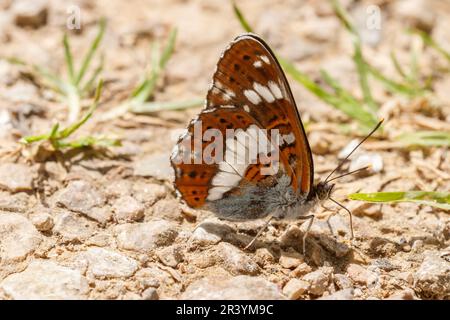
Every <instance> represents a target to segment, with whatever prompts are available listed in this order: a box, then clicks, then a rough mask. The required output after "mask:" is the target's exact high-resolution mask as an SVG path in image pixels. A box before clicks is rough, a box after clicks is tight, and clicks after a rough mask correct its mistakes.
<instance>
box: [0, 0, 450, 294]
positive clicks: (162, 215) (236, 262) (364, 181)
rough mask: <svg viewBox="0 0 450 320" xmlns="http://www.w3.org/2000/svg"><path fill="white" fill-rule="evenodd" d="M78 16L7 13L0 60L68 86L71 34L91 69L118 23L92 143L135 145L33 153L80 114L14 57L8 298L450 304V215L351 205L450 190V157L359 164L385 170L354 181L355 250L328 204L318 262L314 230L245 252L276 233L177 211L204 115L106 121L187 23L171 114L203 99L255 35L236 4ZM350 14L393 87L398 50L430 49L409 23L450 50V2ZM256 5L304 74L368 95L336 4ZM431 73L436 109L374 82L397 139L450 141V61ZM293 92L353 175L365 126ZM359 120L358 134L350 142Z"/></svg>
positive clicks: (4, 119)
mask: <svg viewBox="0 0 450 320" xmlns="http://www.w3.org/2000/svg"><path fill="white" fill-rule="evenodd" d="M406 2H407V3H406ZM23 3H27V4H26V5H25V6H23ZM31 3H33V5H31ZM74 3H75V4H76V5H78V6H79V8H80V9H81V17H82V25H81V26H82V28H81V29H80V30H78V31H76V32H74V31H70V30H67V28H66V20H67V18H68V13H67V5H66V4H65V3H64V2H62V1H50V0H49V1H45V0H42V1H8V0H2V1H0V7H1V10H0V42H1V51H0V54H1V56H3V57H5V56H14V57H18V58H21V59H23V60H25V61H27V62H29V63H35V64H39V65H42V66H45V67H47V68H49V69H52V70H59V71H58V72H60V73H64V72H65V69H64V51H63V47H62V45H61V39H62V36H63V34H64V32H69V36H70V39H71V43H72V46H73V48H74V52H75V60H76V61H79V58H80V57H81V56H82V54H83V53H84V52H85V51H86V49H87V47H88V46H89V44H90V42H91V41H92V39H93V37H94V36H95V34H96V32H97V23H98V21H99V19H100V18H101V17H102V16H105V17H106V18H107V20H108V24H107V29H106V33H105V37H104V39H103V42H102V44H101V47H100V50H101V52H102V53H103V54H104V56H105V69H104V71H103V73H102V77H103V78H104V79H105V90H104V92H103V95H102V103H101V105H100V106H99V109H98V110H97V111H96V113H95V114H94V116H93V118H92V119H90V121H89V122H88V123H87V124H86V125H85V126H83V127H82V128H81V129H80V132H79V134H80V135H86V134H91V133H92V134H104V135H108V136H115V137H118V138H120V139H122V146H121V147H112V148H108V149H107V150H98V149H95V150H75V151H66V152H62V153H61V152H44V151H43V149H44V150H45V148H44V147H41V148H38V147H37V145H32V146H23V145H21V144H19V143H18V140H19V139H20V138H21V137H23V136H25V135H29V134H37V133H43V132H48V130H49V128H50V127H51V125H52V123H54V122H55V121H60V122H61V123H64V121H66V118H67V106H65V105H64V104H61V103H59V102H57V101H56V100H55V96H54V93H53V92H52V91H50V90H49V89H47V88H45V87H42V86H39V85H38V83H37V82H36V81H35V80H34V79H33V78H32V77H30V74H29V72H26V71H25V70H24V69H23V68H22V67H20V66H17V65H12V64H10V63H8V62H6V61H5V60H0V139H1V142H0V298H3V299H21V298H62V299H179V298H182V299H203V298H206V299H208V298H209V299H213V298H234V299H243V298H248V299H264V298H269V299H317V298H323V299H386V298H392V299H429V298H435V299H448V298H449V297H450V262H449V261H450V260H449V259H450V247H449V244H450V219H449V216H448V212H445V211H443V210H440V209H437V208H431V207H428V206H420V205H416V204H406V203H403V204H393V205H387V204H385V205H378V204H376V205H375V204H364V203H360V202H356V201H349V200H346V195H347V194H349V193H351V192H358V191H361V192H374V191H395V190H430V191H432V190H440V191H447V192H448V191H450V154H449V153H448V152H447V151H448V150H446V149H445V148H436V147H434V148H431V147H430V148H415V149H408V148H402V147H399V146H398V144H396V143H394V142H393V141H391V140H390V139H379V138H373V139H371V140H370V141H369V142H367V144H365V145H364V147H363V148H362V149H361V151H360V155H361V154H364V153H367V152H370V153H372V154H377V155H379V156H381V158H382V160H383V168H382V170H381V172H378V173H371V174H366V175H361V176H357V177H355V176H350V177H346V178H344V179H342V180H340V181H339V183H338V187H339V188H338V189H339V190H337V195H336V198H337V199H338V200H340V201H342V202H343V203H344V204H345V205H346V206H348V207H349V208H350V209H351V210H352V211H353V213H354V229H355V239H353V240H352V241H350V240H349V227H348V226H349V225H348V217H347V216H346V215H345V212H339V213H338V214H336V215H335V216H334V217H333V218H331V220H330V226H331V229H330V226H329V225H328V224H327V223H326V216H327V214H328V213H329V211H327V210H325V209H322V208H317V209H316V212H315V213H316V214H317V216H318V217H319V219H316V222H315V224H314V226H313V228H312V231H311V233H310V236H309V237H308V239H307V243H306V248H307V253H306V255H303V254H302V250H301V244H302V240H301V239H302V235H303V232H304V230H305V226H302V225H301V224H300V222H299V223H298V224H291V225H289V224H287V223H285V222H279V221H275V222H273V223H272V224H271V225H270V226H269V228H268V229H267V230H266V231H265V232H264V233H263V235H262V236H261V238H260V239H259V240H258V241H257V242H256V244H255V246H254V247H253V248H252V249H250V250H249V251H244V250H243V247H245V245H246V244H247V243H248V241H250V240H251V239H252V237H253V236H254V235H255V234H256V231H257V230H258V229H259V228H260V227H261V226H262V225H263V222H262V221H253V222H246V223H231V222H226V221H220V220H218V219H217V218H215V217H214V215H213V213H211V212H207V211H200V210H198V211H195V210H192V209H189V208H187V207H186V206H184V205H183V204H182V203H181V202H180V201H179V200H177V199H176V197H175V193H174V189H173V187H172V183H171V180H172V172H171V170H170V167H169V162H168V155H169V153H170V151H171V149H172V147H173V145H174V143H175V138H176V136H177V134H178V132H179V129H180V128H183V127H185V125H186V124H187V122H188V120H189V119H190V118H191V117H193V116H194V115H195V114H196V113H197V112H198V111H199V110H200V108H194V109H189V110H186V111H163V112H159V113H153V114H150V115H133V114H127V115H125V116H123V117H120V118H116V119H112V120H110V121H108V122H106V123H105V122H103V123H102V122H100V121H99V117H101V115H102V114H103V113H104V112H106V111H107V110H109V109H111V108H113V107H114V106H117V105H118V104H119V103H120V102H121V101H123V100H124V99H125V97H127V96H128V95H129V94H130V92H131V91H132V89H133V87H134V86H135V85H136V83H137V82H138V81H139V79H140V78H141V77H142V75H143V72H144V70H145V68H146V65H147V63H148V60H149V51H150V50H149V43H150V41H152V40H154V39H160V40H164V39H166V38H167V35H168V34H169V30H170V29H171V28H172V27H174V26H176V27H178V31H179V33H178V35H179V37H178V39H177V43H176V51H175V53H174V55H173V57H172V59H171V60H170V62H169V64H168V66H167V70H166V72H165V74H164V78H163V79H162V80H161V81H160V83H159V84H158V88H157V92H156V94H155V97H154V100H156V101H181V100H187V99H192V98H203V97H204V96H205V95H206V91H207V89H208V86H209V82H210V78H211V76H212V73H213V70H214V67H215V63H216V62H217V59H218V57H219V56H220V53H221V51H222V50H223V49H224V48H225V47H226V45H227V44H228V42H229V41H230V40H232V39H233V38H234V37H235V36H236V35H238V34H240V33H241V27H240V25H239V23H238V22H237V20H236V19H235V17H234V15H233V11H232V7H231V5H230V4H229V3H228V2H227V1H218V0H215V1H182V0H171V1H143V0H142V1H139V0H128V1H118V0H114V1H74ZM344 4H345V6H346V7H347V8H348V9H349V10H350V12H351V14H352V16H353V17H354V19H355V21H356V22H357V25H358V27H359V28H361V32H362V34H363V39H364V41H365V46H364V50H365V53H366V56H367V58H368V59H369V60H370V62H371V63H373V64H374V65H376V66H377V67H379V68H380V69H381V70H382V71H383V72H385V73H386V74H388V75H389V76H390V77H392V78H395V77H396V74H395V70H394V69H393V67H392V65H391V63H390V60H389V53H390V51H391V50H395V51H396V53H397V55H398V56H399V59H400V61H405V63H407V62H408V61H409V60H408V59H409V51H410V47H411V46H415V45H419V46H420V43H419V44H417V43H416V42H417V41H416V40H418V38H416V37H413V36H411V35H409V34H407V33H406V32H405V28H406V27H407V26H408V25H414V26H418V27H420V28H422V29H425V30H428V31H429V32H431V33H432V35H433V36H434V37H435V38H436V39H437V40H438V41H439V43H440V44H441V45H442V46H444V47H446V48H450V36H449V34H448V30H449V27H450V26H449V24H450V4H449V3H448V2H444V1H418V0H411V1H388V0H385V1H383V0H377V1H375V0H373V1H372V2H370V1H365V2H356V3H354V2H352V1H345V2H344ZM370 4H376V5H379V6H380V8H381V10H382V18H383V19H382V24H381V29H380V30H372V31H368V30H366V29H364V25H365V24H364V21H365V19H366V18H365V17H366V14H367V13H366V10H367V8H368V6H369V5H370ZM239 5H240V7H241V9H242V10H243V12H244V13H246V16H247V17H248V19H249V21H250V23H251V24H252V25H253V26H254V28H255V30H257V32H258V33H259V34H260V35H261V36H262V37H263V38H264V39H266V40H267V42H268V43H269V44H270V45H271V46H272V47H273V48H274V49H275V50H276V51H277V52H278V53H280V54H281V55H283V56H284V57H286V58H288V59H290V60H291V61H293V62H294V63H295V64H296V65H297V67H298V68H299V69H300V70H302V71H304V72H306V73H307V74H308V75H310V76H311V77H312V78H313V79H319V70H320V69H321V68H323V69H326V70H328V71H329V72H330V73H331V74H332V75H334V76H335V77H337V78H338V79H339V80H340V81H341V83H342V84H343V85H344V86H345V87H346V88H348V89H349V90H351V91H352V92H354V93H355V94H356V95H360V93H359V87H358V80H357V74H356V72H355V68H354V64H353V62H352V60H351V54H352V45H351V39H350V37H349V35H348V33H347V32H346V31H345V30H344V29H343V28H342V27H341V25H340V23H339V21H338V20H337V19H336V17H335V16H334V14H333V11H332V9H331V6H330V5H329V3H328V2H327V1H302V2H299V1H288V0H285V1H281V0H275V1H240V2H239ZM33 6H34V7H33ZM31 7H33V8H34V9H33V10H34V11H33V10H30V8H31ZM25 11H31V13H27V12H25ZM42 12H46V14H47V19H46V20H45V19H42ZM420 66H421V70H422V72H423V73H424V74H425V75H429V74H434V75H437V76H436V79H435V81H434V82H433V95H432V97H431V98H420V99H413V100H410V99H406V98H402V97H397V96H396V95H392V94H388V93H387V92H386V91H384V90H383V88H382V87H381V86H380V84H379V83H377V82H375V81H372V82H371V87H372V92H373V95H374V96H375V98H376V100H377V102H379V103H380V105H381V109H380V112H379V116H380V117H385V118H386V119H387V122H386V125H385V132H386V133H387V136H388V137H394V136H395V135H396V134H400V133H405V132H413V131H416V130H430V129H439V130H447V131H448V130H450V125H449V122H450V108H449V106H450V104H449V101H450V95H449V92H450V90H449V89H448V88H449V85H450V74H449V73H448V72H447V71H445V70H444V69H445V68H447V69H448V65H447V62H446V61H445V60H443V59H442V57H441V56H439V55H437V54H436V53H435V52H433V51H432V50H429V49H427V50H424V53H423V55H422V56H421V59H420ZM442 70H444V71H442ZM290 82H291V86H292V88H293V92H294V95H295V97H296V100H297V104H298V107H299V109H300V111H301V114H302V117H303V120H304V121H306V122H308V123H309V125H308V128H307V129H308V136H309V139H310V143H311V145H312V149H313V152H314V161H315V166H316V179H320V177H323V176H324V175H326V173H327V172H329V171H330V170H331V169H332V168H334V167H335V166H336V164H337V162H338V158H337V155H338V154H339V152H340V150H342V149H343V148H344V147H345V146H346V145H347V144H348V143H349V142H350V141H351V140H352V139H354V138H356V137H357V135H356V133H354V132H356V131H355V130H353V129H355V128H356V127H355V126H354V124H353V123H352V121H351V120H349V119H348V118H347V117H346V116H345V115H343V114H342V113H341V112H339V111H337V110H335V109H333V108H332V107H330V106H328V105H326V104H324V103H322V102H321V101H319V100H318V99H316V98H315V97H314V96H313V95H311V94H310V93H309V92H307V91H306V90H305V89H304V88H303V87H301V86H300V85H298V84H297V83H295V82H294V81H293V80H292V79H290ZM87 102H89V100H87ZM342 123H345V124H348V126H347V128H350V129H351V130H347V131H345V130H342V126H340V124H342ZM47 149H48V148H47ZM347 168H348V166H346V167H345V168H344V170H347ZM328 206H330V207H331V208H333V207H332V204H328ZM332 232H333V233H332Z"/></svg>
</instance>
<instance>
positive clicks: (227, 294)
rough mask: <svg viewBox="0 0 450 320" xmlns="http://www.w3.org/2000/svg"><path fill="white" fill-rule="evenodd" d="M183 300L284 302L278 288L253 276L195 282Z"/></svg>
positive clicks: (187, 290) (204, 279)
mask: <svg viewBox="0 0 450 320" xmlns="http://www.w3.org/2000/svg"><path fill="white" fill-rule="evenodd" d="M181 299H183V300H284V299H285V298H284V296H283V295H282V294H281V292H280V290H279V289H278V288H277V286H276V285H275V284H273V283H271V282H269V281H267V280H264V279H262V278H257V277H251V276H237V277H234V278H222V277H220V278H219V277H211V276H210V277H205V278H202V279H200V280H197V281H195V282H193V283H192V284H191V285H189V286H188V287H187V288H186V291H185V292H184V293H183V294H182V295H181Z"/></svg>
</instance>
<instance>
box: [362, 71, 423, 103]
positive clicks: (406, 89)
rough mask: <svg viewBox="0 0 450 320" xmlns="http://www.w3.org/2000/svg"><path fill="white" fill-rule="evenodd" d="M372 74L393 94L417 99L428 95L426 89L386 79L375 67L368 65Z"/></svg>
mask: <svg viewBox="0 0 450 320" xmlns="http://www.w3.org/2000/svg"><path fill="white" fill-rule="evenodd" d="M367 67H368V70H369V71H370V73H371V74H372V75H373V76H374V77H375V78H376V79H377V80H379V81H380V82H381V83H382V84H383V85H384V86H385V88H386V89H387V90H389V91H390V92H393V93H400V94H403V95H405V96H408V97H417V96H420V95H423V94H425V93H426V90H425V89H422V88H413V87H411V86H407V85H404V84H401V83H398V82H395V81H393V80H390V79H388V78H386V77H385V76H384V75H383V74H382V73H381V72H380V71H378V70H377V69H376V68H375V67H373V66H371V65H369V64H368V65H367Z"/></svg>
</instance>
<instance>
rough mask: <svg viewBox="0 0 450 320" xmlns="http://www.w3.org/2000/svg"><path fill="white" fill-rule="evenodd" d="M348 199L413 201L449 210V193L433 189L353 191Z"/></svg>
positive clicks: (387, 201) (385, 201) (382, 201)
mask: <svg viewBox="0 0 450 320" xmlns="http://www.w3.org/2000/svg"><path fill="white" fill-rule="evenodd" d="M348 198H349V199H350V200H360V201H366V202H379V203H390V202H414V203H418V204H423V205H429V206H433V207H437V208H440V209H444V210H450V193H448V192H434V191H406V192H375V193H353V194H350V195H349V196H348Z"/></svg>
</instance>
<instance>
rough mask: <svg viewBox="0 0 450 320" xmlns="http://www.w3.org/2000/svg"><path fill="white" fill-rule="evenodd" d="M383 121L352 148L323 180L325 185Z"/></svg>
mask: <svg viewBox="0 0 450 320" xmlns="http://www.w3.org/2000/svg"><path fill="white" fill-rule="evenodd" d="M383 121H384V119H381V120H380V122H378V124H377V125H376V126H375V128H373V129H372V131H370V133H369V134H368V135H367V136H365V137H364V139H362V140H361V141H360V142H359V143H358V144H357V145H356V147H354V148H353V150H352V151H351V152H350V153H349V154H348V155H347V156H346V157H345V158H344V159H343V160H342V161H341V162H340V163H339V164H338V166H337V167H336V168H334V170H333V171H331V172H330V174H329V175H328V176H327V178H326V179H325V183H327V182H328V179H329V178H330V177H331V176H332V175H333V173H335V172H336V171H337V170H339V169H340V168H341V167H342V166H343V164H344V163H345V161H347V159H348V158H350V156H351V155H352V154H353V152H355V151H356V149H358V148H359V146H360V145H362V144H363V143H364V141H366V140H367V139H368V138H369V137H370V136H371V135H372V134H373V133H374V132H375V131H377V130H378V128H379V127H380V126H381V124H382V123H383ZM359 170H362V169H358V170H357V171H359ZM336 179H337V178H336Z"/></svg>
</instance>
